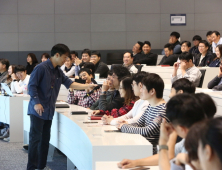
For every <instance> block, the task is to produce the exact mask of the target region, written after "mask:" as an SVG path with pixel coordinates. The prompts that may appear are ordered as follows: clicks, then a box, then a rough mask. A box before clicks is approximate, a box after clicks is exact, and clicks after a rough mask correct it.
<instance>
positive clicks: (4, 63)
mask: <svg viewBox="0 0 222 170" xmlns="http://www.w3.org/2000/svg"><path fill="white" fill-rule="evenodd" d="M0 63H2V65H5V68H6V70H8V68H9V65H10V63H9V61H8V60H7V59H5V58H2V59H0Z"/></svg>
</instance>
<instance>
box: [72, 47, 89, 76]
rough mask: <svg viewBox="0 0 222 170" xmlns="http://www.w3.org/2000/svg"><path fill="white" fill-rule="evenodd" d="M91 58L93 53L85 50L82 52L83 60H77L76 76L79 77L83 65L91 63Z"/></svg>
mask: <svg viewBox="0 0 222 170" xmlns="http://www.w3.org/2000/svg"><path fill="white" fill-rule="evenodd" d="M90 56H91V51H90V50H89V49H84V50H83V51H82V59H81V60H80V59H78V58H76V59H75V65H76V67H75V76H79V74H78V73H79V70H80V68H81V66H82V65H83V63H85V62H90Z"/></svg>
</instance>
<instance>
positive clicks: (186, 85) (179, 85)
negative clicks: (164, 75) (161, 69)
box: [172, 78, 196, 94]
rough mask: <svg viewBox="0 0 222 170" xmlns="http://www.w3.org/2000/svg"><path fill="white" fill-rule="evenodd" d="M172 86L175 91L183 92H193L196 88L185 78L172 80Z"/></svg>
mask: <svg viewBox="0 0 222 170" xmlns="http://www.w3.org/2000/svg"><path fill="white" fill-rule="evenodd" d="M172 88H174V89H175V90H176V92H178V91H179V90H183V93H190V94H194V93H195V90H196V87H195V85H194V83H192V82H191V81H189V80H188V79H186V78H181V79H178V80H176V81H175V82H173V84H172Z"/></svg>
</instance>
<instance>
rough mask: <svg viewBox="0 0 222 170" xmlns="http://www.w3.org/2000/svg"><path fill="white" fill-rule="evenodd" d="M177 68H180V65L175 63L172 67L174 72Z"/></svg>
mask: <svg viewBox="0 0 222 170" xmlns="http://www.w3.org/2000/svg"><path fill="white" fill-rule="evenodd" d="M179 66H180V63H178V62H175V63H174V65H173V68H174V70H178V68H179Z"/></svg>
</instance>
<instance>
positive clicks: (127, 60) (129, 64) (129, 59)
mask: <svg viewBox="0 0 222 170" xmlns="http://www.w3.org/2000/svg"><path fill="white" fill-rule="evenodd" d="M123 67H126V68H127V69H128V70H129V72H130V73H131V74H135V73H137V72H138V69H137V68H136V67H135V66H134V65H133V56H132V54H131V53H130V52H126V53H125V54H123Z"/></svg>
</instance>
